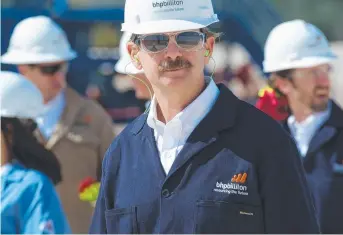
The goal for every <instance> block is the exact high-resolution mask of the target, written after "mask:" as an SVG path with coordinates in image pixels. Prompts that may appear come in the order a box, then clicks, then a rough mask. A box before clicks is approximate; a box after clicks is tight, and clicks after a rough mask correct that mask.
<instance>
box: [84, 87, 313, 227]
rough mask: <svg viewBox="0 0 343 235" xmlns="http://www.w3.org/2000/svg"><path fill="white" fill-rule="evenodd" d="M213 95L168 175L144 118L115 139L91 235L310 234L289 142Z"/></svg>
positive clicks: (234, 102)
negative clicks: (212, 99)
mask: <svg viewBox="0 0 343 235" xmlns="http://www.w3.org/2000/svg"><path fill="white" fill-rule="evenodd" d="M219 89H220V95H219V97H218V99H217V101H216V103H215V104H214V107H213V108H212V109H211V111H210V112H209V114H208V115H207V116H206V117H205V118H204V119H203V120H202V121H201V122H200V123H199V125H198V126H197V127H196V129H195V130H194V131H193V133H192V134H191V135H190V137H189V138H188V140H187V143H186V144H185V146H184V147H183V149H182V150H181V152H180V153H179V155H178V156H177V158H176V160H175V162H174V164H173V166H172V168H171V170H170V172H169V173H168V175H165V173H164V171H163V168H162V165H161V163H160V158H159V153H158V150H157V147H156V143H155V139H154V135H153V130H152V129H151V128H150V127H149V126H148V125H147V123H146V119H147V115H146V114H145V115H142V116H140V117H139V118H138V119H137V120H135V121H134V122H133V123H131V124H130V125H128V126H127V128H126V129H125V130H124V131H123V132H122V133H121V134H120V135H119V136H118V137H117V138H116V139H115V141H114V142H113V143H112V144H111V146H110V148H109V149H108V151H107V154H106V156H105V159H104V161H103V175H102V181H101V190H100V195H99V198H98V201H97V205H96V209H95V212H94V216H93V221H92V225H91V228H90V232H91V233H318V226H317V221H316V218H315V212H314V206H313V203H312V200H311V197H310V193H309V190H308V187H307V184H306V179H305V176H304V171H303V167H302V164H301V160H300V156H299V154H298V151H297V149H296V146H295V143H294V142H293V141H292V139H291V137H290V136H289V135H288V134H287V132H286V131H284V130H283V129H282V127H281V126H280V125H279V124H278V123H277V122H275V121H273V120H272V119H271V118H269V117H268V116H267V115H265V114H263V113H262V112H260V111H259V110H257V109H256V108H254V107H253V106H251V105H249V104H247V103H245V102H243V101H240V100H239V99H237V98H236V97H235V96H234V95H233V94H232V93H231V92H230V91H229V90H228V89H227V88H225V87H224V86H222V85H219Z"/></svg>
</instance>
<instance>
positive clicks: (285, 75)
mask: <svg viewBox="0 0 343 235" xmlns="http://www.w3.org/2000/svg"><path fill="white" fill-rule="evenodd" d="M293 71H294V69H285V70H280V71H276V72H272V74H271V75H270V77H269V79H268V85H269V86H270V87H271V88H273V89H274V91H275V92H276V94H277V95H278V96H284V94H283V93H282V92H281V91H280V89H278V88H277V87H276V86H275V81H276V79H277V78H281V79H287V80H292V74H293Z"/></svg>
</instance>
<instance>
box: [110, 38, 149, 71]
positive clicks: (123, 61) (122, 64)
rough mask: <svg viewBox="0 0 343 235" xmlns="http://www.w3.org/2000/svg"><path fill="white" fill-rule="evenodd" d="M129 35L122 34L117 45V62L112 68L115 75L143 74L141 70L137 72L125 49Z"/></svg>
mask: <svg viewBox="0 0 343 235" xmlns="http://www.w3.org/2000/svg"><path fill="white" fill-rule="evenodd" d="M131 35H132V34H131V33H129V32H124V33H123V35H122V37H121V39H120V44H119V56H120V58H119V60H118V62H117V63H116V65H115V66H114V69H115V71H116V72H117V73H122V74H133V75H134V74H139V73H144V71H143V70H138V69H137V68H136V67H135V66H134V65H133V63H132V61H131V57H130V55H129V53H128V51H127V49H126V44H127V42H128V41H129V40H130V38H131Z"/></svg>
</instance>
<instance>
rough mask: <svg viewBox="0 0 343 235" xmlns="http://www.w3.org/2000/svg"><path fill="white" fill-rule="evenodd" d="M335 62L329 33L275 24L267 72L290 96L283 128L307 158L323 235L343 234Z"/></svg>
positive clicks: (342, 124) (342, 139)
mask: <svg viewBox="0 0 343 235" xmlns="http://www.w3.org/2000/svg"><path fill="white" fill-rule="evenodd" d="M335 58H336V56H335V55H334V54H333V52H332V50H331V48H330V46H329V43H328V41H327V39H326V37H325V35H324V34H323V33H322V32H321V31H320V30H319V29H318V28H317V27H316V26H314V25H312V24H310V23H308V22H305V21H303V20H292V21H288V22H284V23H282V24H280V25H278V26H276V27H275V28H274V29H273V30H272V31H271V32H270V34H269V36H268V38H267V41H266V45H265V60H264V62H263V66H264V71H265V72H267V73H271V76H270V79H271V85H272V87H274V88H276V89H277V90H278V91H279V92H281V94H282V95H284V96H286V98H287V100H288V105H289V108H290V111H291V115H290V117H288V119H287V120H286V121H285V122H284V123H283V126H284V127H285V129H286V130H288V131H289V132H290V133H291V135H292V136H293V137H294V139H295V141H296V143H297V146H298V149H299V151H300V153H301V156H302V161H303V165H304V168H305V172H306V176H307V180H308V183H309V186H310V189H311V191H312V194H313V196H314V202H315V206H316V212H317V213H318V218H319V222H320V227H321V230H322V232H323V233H339V234H342V233H343V223H342V212H343V200H342V198H343V110H342V109H341V108H339V106H338V105H336V104H335V102H334V101H332V100H331V99H330V98H329V95H330V68H331V63H332V61H333V60H334V59H335Z"/></svg>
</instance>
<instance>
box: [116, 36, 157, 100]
mask: <svg viewBox="0 0 343 235" xmlns="http://www.w3.org/2000/svg"><path fill="white" fill-rule="evenodd" d="M131 35H132V34H131V33H129V32H124V33H123V35H122V38H121V40H120V45H119V54H120V59H119V60H118V62H117V63H116V65H115V67H114V69H115V71H116V72H117V73H119V74H121V75H126V76H125V77H124V79H126V80H131V81H132V83H133V88H134V90H135V94H136V97H137V98H138V99H142V100H147V101H149V100H150V99H151V97H152V94H150V92H151V91H152V87H151V85H150V82H149V80H148V79H147V78H146V76H145V74H144V70H143V69H140V70H138V69H137V68H136V67H135V66H134V64H133V63H132V61H131V57H130V55H129V53H128V52H127V48H126V44H127V43H128V42H129V40H130V38H131ZM130 75H131V76H130ZM132 75H134V76H132ZM137 78H138V79H137Z"/></svg>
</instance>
